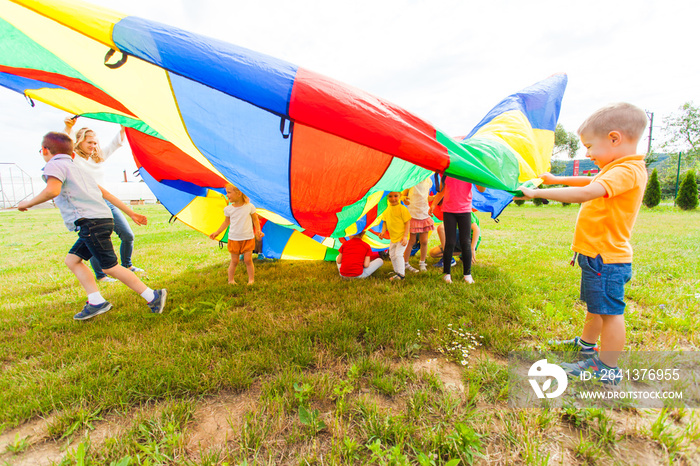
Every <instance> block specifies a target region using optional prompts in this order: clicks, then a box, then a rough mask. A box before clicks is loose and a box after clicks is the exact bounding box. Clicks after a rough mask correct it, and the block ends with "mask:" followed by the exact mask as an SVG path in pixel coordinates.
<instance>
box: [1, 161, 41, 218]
mask: <svg viewBox="0 0 700 466" xmlns="http://www.w3.org/2000/svg"><path fill="white" fill-rule="evenodd" d="M32 197H34V184H33V183H32V178H31V176H29V174H28V173H27V172H25V171H24V170H22V169H21V168H20V167H19V165H17V164H16V163H0V209H11V208H13V207H17V204H19V203H20V202H21V201H23V200H25V199H30V198H32Z"/></svg>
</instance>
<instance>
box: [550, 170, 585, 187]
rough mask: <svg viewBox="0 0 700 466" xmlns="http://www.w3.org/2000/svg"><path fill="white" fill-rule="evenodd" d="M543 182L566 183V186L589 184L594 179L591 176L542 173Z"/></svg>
mask: <svg viewBox="0 0 700 466" xmlns="http://www.w3.org/2000/svg"><path fill="white" fill-rule="evenodd" d="M539 177H540V178H542V184H564V185H566V186H588V185H589V184H591V181H592V180H593V178H592V177H590V176H555V175H552V174H551V173H542V174H541V175H540V176H539Z"/></svg>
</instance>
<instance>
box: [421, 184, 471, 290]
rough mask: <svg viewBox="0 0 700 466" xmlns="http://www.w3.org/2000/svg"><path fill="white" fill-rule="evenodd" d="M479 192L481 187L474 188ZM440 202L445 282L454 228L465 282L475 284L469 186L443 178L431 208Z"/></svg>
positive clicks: (449, 269)
mask: <svg viewBox="0 0 700 466" xmlns="http://www.w3.org/2000/svg"><path fill="white" fill-rule="evenodd" d="M477 189H478V190H479V191H483V190H484V188H482V187H481V186H477ZM440 201H442V206H441V207H442V214H443V221H444V223H445V249H444V250H443V256H442V260H443V269H442V271H443V273H444V274H445V276H444V280H445V282H447V283H452V276H451V274H450V271H451V266H452V253H453V251H454V247H455V244H456V242H457V227H459V244H460V246H461V248H462V265H463V267H464V281H465V282H467V283H474V279H473V278H472V271H471V269H472V246H471V237H470V232H471V228H472V226H471V223H472V184H471V183H468V182H466V181H462V180H458V179H456V178H450V177H445V178H444V179H443V183H442V189H441V190H440V192H439V193H437V195H435V198H433V202H432V204H431V207H430V213H431V214H432V213H433V208H434V207H435V206H437V205H438V204H439V203H440Z"/></svg>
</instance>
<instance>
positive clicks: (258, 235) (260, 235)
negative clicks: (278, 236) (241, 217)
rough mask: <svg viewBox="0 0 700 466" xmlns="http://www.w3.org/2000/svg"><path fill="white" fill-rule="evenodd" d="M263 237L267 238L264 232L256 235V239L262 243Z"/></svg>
mask: <svg viewBox="0 0 700 466" xmlns="http://www.w3.org/2000/svg"><path fill="white" fill-rule="evenodd" d="M263 236H265V233H263V232H262V230H260V231H258V232H257V233H255V238H257V240H258V241H260V240H261V239H262V238H263Z"/></svg>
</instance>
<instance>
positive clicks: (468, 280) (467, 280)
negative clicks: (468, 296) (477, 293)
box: [464, 275, 474, 285]
mask: <svg viewBox="0 0 700 466" xmlns="http://www.w3.org/2000/svg"><path fill="white" fill-rule="evenodd" d="M464 281H465V282H467V283H469V284H470V285H471V284H473V283H474V279H473V278H472V276H471V275H465V276H464Z"/></svg>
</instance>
